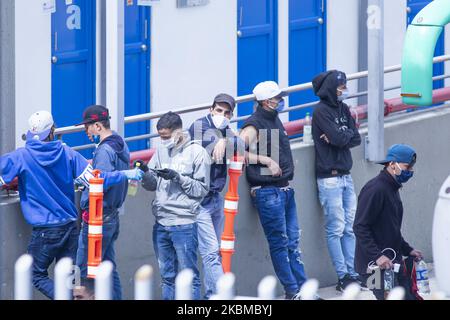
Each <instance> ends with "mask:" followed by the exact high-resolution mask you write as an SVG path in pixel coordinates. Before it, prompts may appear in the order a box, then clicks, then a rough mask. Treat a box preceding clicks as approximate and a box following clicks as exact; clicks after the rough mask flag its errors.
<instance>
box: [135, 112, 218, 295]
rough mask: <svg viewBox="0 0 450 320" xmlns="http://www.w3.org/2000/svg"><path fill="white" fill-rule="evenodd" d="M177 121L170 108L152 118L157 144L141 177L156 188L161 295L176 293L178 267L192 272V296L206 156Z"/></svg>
mask: <svg viewBox="0 0 450 320" xmlns="http://www.w3.org/2000/svg"><path fill="white" fill-rule="evenodd" d="M182 127H183V123H182V121H181V118H180V116H179V115H177V114H175V113H173V112H169V113H167V114H165V115H163V116H162V117H161V119H160V120H159V121H158V124H157V130H158V133H159V135H160V137H161V145H160V146H159V147H158V149H157V151H156V153H155V154H154V156H153V158H152V159H151V160H150V162H149V164H148V169H149V170H148V171H147V172H146V174H145V176H144V178H143V180H142V186H143V187H144V188H145V189H146V190H148V191H156V196H155V200H153V204H152V211H153V214H154V216H155V218H156V221H155V225H154V227H153V246H154V248H155V253H156V256H157V258H158V263H159V267H160V273H161V277H162V297H163V299H164V300H173V299H174V298H175V278H176V276H177V273H178V271H179V270H183V269H191V270H192V271H193V272H194V281H193V292H192V297H193V299H195V300H198V299H200V277H199V271H198V268H197V249H198V240H197V223H196V214H197V212H198V208H199V206H200V203H201V202H202V201H203V198H204V197H205V196H206V195H207V194H208V192H209V185H210V169H211V159H210V156H209V154H208V152H207V151H206V150H205V149H204V148H203V147H202V145H201V141H192V140H190V138H189V135H186V134H184V133H183V129H182Z"/></svg>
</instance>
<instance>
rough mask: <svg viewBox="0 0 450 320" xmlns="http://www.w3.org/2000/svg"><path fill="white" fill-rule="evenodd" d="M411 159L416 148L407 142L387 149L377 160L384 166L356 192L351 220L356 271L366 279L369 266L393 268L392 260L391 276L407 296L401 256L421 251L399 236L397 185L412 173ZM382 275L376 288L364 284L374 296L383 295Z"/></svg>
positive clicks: (418, 256)
mask: <svg viewBox="0 0 450 320" xmlns="http://www.w3.org/2000/svg"><path fill="white" fill-rule="evenodd" d="M415 162H416V152H415V151H414V149H413V148H412V147H410V146H408V145H404V144H397V145H393V146H392V147H391V148H390V149H389V150H388V153H387V156H386V159H385V160H384V161H381V162H379V163H380V164H383V165H384V169H383V170H382V171H381V172H380V174H379V175H378V176H377V177H375V178H374V179H372V180H370V181H369V182H368V183H367V184H366V185H365V186H364V187H363V188H362V190H361V193H360V194H359V198H358V209H357V211H356V218H355V224H354V230H355V235H356V252H355V268H356V271H357V272H359V273H360V274H361V275H363V278H365V279H368V278H369V276H370V270H369V269H368V268H369V267H371V266H378V267H379V268H380V269H381V270H385V269H391V268H393V265H394V264H400V270H399V272H398V273H395V277H394V278H395V286H398V285H400V286H402V287H404V288H405V291H406V298H407V299H408V298H409V297H411V294H410V292H411V291H410V287H409V280H408V276H407V275H406V274H405V265H404V264H403V261H402V260H403V259H402V256H413V257H415V258H416V259H421V258H422V253H421V252H420V251H419V250H414V249H413V248H412V247H411V246H410V245H409V244H408V242H406V241H405V239H403V236H402V233H401V226H402V219H403V204H402V200H401V199H400V194H399V189H400V188H401V187H402V185H403V183H406V182H407V181H408V180H409V179H410V178H411V177H412V176H413V173H414V172H413V167H414V164H415ZM394 252H395V254H394ZM383 279H384V271H383V272H382V273H381V279H378V280H380V281H379V282H378V283H380V284H381V286H380V287H379V288H372V285H371V284H370V283H368V284H367V285H368V287H371V289H373V290H372V291H373V293H374V295H375V297H376V298H377V299H378V300H383V299H384V298H385V291H384V287H383V285H384V281H383ZM375 283H376V282H375ZM412 299H414V298H412Z"/></svg>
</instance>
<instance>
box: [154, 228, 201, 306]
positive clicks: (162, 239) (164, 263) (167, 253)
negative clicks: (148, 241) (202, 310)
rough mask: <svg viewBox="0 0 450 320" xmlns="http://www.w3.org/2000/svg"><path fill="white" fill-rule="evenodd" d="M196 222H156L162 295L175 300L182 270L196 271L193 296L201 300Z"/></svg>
mask: <svg viewBox="0 0 450 320" xmlns="http://www.w3.org/2000/svg"><path fill="white" fill-rule="evenodd" d="M197 236H198V235H197V224H196V223H192V224H187V225H180V226H171V227H165V226H163V225H160V224H159V223H155V225H154V226H153V247H154V249H155V253H156V257H157V259H158V264H159V271H160V273H161V278H162V284H161V287H162V298H163V299H164V300H175V278H176V276H177V274H178V271H179V270H184V269H191V270H192V271H193V272H194V281H193V283H192V299H193V300H200V276H199V271H198V268H197V249H198V239H197Z"/></svg>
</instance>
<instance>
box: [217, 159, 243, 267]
mask: <svg viewBox="0 0 450 320" xmlns="http://www.w3.org/2000/svg"><path fill="white" fill-rule="evenodd" d="M243 165H244V161H243V159H242V158H240V157H237V156H235V157H234V158H233V160H232V162H231V164H230V168H229V169H228V175H229V176H230V183H229V185H228V192H227V194H226V195H225V204H224V213H225V227H224V231H223V234H222V241H221V243H220V253H221V255H222V268H223V271H224V272H225V273H228V272H231V257H232V255H233V254H234V242H235V240H236V237H235V235H234V218H235V217H236V215H237V213H238V203H239V194H238V185H239V177H240V176H241V175H242V167H243Z"/></svg>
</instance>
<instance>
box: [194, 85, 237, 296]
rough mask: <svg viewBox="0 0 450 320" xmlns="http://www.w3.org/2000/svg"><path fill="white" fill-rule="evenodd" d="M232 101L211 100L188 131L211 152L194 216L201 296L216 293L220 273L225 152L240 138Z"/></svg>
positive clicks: (221, 96)
mask: <svg viewBox="0 0 450 320" xmlns="http://www.w3.org/2000/svg"><path fill="white" fill-rule="evenodd" d="M235 107H236V102H235V100H234V98H233V97H232V96H230V95H228V94H225V93H222V94H219V95H217V96H216V97H215V98H214V102H213V104H212V106H211V108H210V110H209V112H210V113H209V114H208V115H207V116H206V117H203V118H201V119H198V120H196V121H195V122H194V123H193V124H192V125H191V127H190V129H189V133H190V135H191V139H192V140H194V141H201V143H202V146H203V147H204V148H205V149H206V151H207V152H208V153H209V154H210V155H211V158H212V160H213V163H212V164H211V178H210V181H211V182H210V189H209V193H208V194H207V195H206V197H205V199H203V202H202V203H201V205H200V207H199V212H198V215H197V226H198V249H199V252H200V255H201V257H202V261H203V270H204V274H205V275H204V283H205V299H209V298H210V297H211V296H212V295H213V294H216V293H217V292H216V283H217V281H218V280H219V278H220V277H221V276H222V275H223V268H222V263H221V260H220V252H219V242H220V237H221V235H222V232H223V227H224V220H225V219H224V212H223V210H224V208H223V206H224V200H223V197H222V195H221V192H222V191H223V188H224V187H225V184H226V182H227V162H226V160H227V158H229V157H230V156H233V154H227V151H228V150H233V151H234V146H235V143H237V142H238V141H240V139H239V138H238V137H237V136H235V134H234V132H233V131H232V130H231V128H230V126H229V124H230V119H231V117H232V116H233V111H234V108H235Z"/></svg>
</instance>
